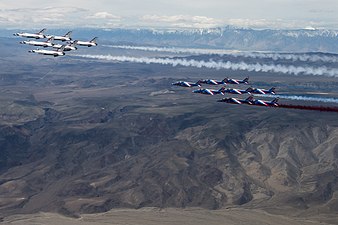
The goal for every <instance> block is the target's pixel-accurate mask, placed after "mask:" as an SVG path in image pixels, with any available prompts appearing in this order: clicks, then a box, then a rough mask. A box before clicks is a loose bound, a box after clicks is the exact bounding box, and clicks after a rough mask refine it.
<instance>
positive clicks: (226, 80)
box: [223, 77, 249, 84]
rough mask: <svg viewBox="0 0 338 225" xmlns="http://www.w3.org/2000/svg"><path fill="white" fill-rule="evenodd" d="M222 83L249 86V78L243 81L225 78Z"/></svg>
mask: <svg viewBox="0 0 338 225" xmlns="http://www.w3.org/2000/svg"><path fill="white" fill-rule="evenodd" d="M223 82H224V83H226V84H249V77H246V78H244V79H243V80H236V79H232V78H228V77H226V78H224V80H223Z"/></svg>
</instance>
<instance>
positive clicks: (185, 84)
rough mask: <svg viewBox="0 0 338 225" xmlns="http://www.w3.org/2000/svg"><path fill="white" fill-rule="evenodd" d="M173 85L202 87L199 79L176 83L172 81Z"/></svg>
mask: <svg viewBox="0 0 338 225" xmlns="http://www.w3.org/2000/svg"><path fill="white" fill-rule="evenodd" d="M172 85H175V86H181V87H201V85H200V83H199V81H197V82H196V83H191V82H187V81H177V82H175V83H172Z"/></svg>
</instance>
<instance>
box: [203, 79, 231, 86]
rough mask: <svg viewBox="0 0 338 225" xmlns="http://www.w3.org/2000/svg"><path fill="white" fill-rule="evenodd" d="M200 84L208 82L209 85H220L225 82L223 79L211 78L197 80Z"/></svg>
mask: <svg viewBox="0 0 338 225" xmlns="http://www.w3.org/2000/svg"><path fill="white" fill-rule="evenodd" d="M198 82H200V83H201V84H209V85H220V84H225V83H224V81H223V80H222V81H217V80H212V79H207V80H199V81H198Z"/></svg>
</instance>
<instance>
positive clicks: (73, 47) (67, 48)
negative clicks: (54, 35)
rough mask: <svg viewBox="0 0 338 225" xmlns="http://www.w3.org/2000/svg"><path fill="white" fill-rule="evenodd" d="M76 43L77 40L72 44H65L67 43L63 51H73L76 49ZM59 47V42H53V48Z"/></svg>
mask: <svg viewBox="0 0 338 225" xmlns="http://www.w3.org/2000/svg"><path fill="white" fill-rule="evenodd" d="M76 45H77V41H74V42H73V43H72V44H67V45H65V49H64V51H75V50H77V47H76ZM61 47H62V45H60V44H54V45H53V48H61Z"/></svg>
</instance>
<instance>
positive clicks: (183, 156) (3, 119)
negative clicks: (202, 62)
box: [0, 40, 338, 225]
mask: <svg viewBox="0 0 338 225" xmlns="http://www.w3.org/2000/svg"><path fill="white" fill-rule="evenodd" d="M6 41H8V40H6ZM11 43H12V42H11V41H8V45H6V46H5V45H4V46H1V47H3V48H4V51H3V53H2V54H3V57H2V58H1V59H0V61H1V71H0V215H1V220H2V222H1V223H0V224H80V223H81V224H105V223H109V224H148V225H150V224H182V223H185V224H206V223H208V224H318V223H319V222H321V223H322V224H338V223H337V221H338V218H337V211H338V177H337V174H338V120H337V118H338V117H337V116H338V114H337V113H332V112H331V113H330V112H319V111H305V110H291V109H280V108H265V107H257V106H246V105H231V104H225V103H219V102H217V100H218V99H220V97H219V96H206V95H199V94H194V93H192V92H191V91H192V90H194V89H189V88H182V87H174V86H172V85H171V83H172V82H174V81H176V80H188V81H197V80H199V79H203V78H214V79H223V78H224V77H225V76H229V77H233V78H237V79H240V78H244V77H246V76H248V75H249V76H250V81H251V85H252V86H257V87H261V88H270V87H272V86H275V87H276V88H277V89H276V90H277V92H278V93H294V94H297V95H308V94H313V93H318V95H320V96H321V97H331V98H332V97H336V96H337V94H338V92H337V90H336V87H337V86H338V80H337V78H334V77H325V76H303V75H300V76H294V75H285V74H276V73H263V72H245V71H231V70H214V69H205V68H193V67H181V66H177V67H172V66H169V65H167V66H163V65H155V64H137V63H121V62H120V63H118V62H107V61H103V60H94V59H92V60H90V59H84V58H78V57H74V56H71V54H69V55H67V56H65V57H60V58H48V57H44V56H38V55H29V57H27V56H28V53H27V52H26V51H25V50H23V49H21V48H17V47H15V44H11ZM11 48H14V49H17V52H12V51H10V49H11ZM84 51H90V50H87V49H85V50H84ZM94 51H99V50H94ZM105 51H106V50H105ZM21 54H22V55H21ZM116 54H117V53H116ZM240 87H241V88H246V87H247V86H245V85H242V86H240ZM232 97H234V96H232ZM244 97H246V95H245V96H244ZM244 97H242V98H244ZM281 102H284V103H285V102H289V103H294V104H307V105H309V104H313V105H324V106H332V105H333V106H337V105H335V104H334V103H320V102H309V101H306V102H305V101H292V100H283V99H281ZM102 213H103V214H102ZM65 216H66V217H65Z"/></svg>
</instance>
